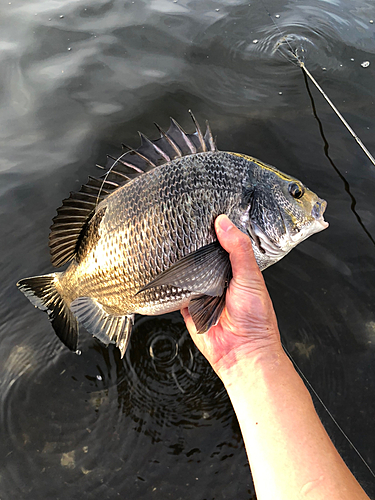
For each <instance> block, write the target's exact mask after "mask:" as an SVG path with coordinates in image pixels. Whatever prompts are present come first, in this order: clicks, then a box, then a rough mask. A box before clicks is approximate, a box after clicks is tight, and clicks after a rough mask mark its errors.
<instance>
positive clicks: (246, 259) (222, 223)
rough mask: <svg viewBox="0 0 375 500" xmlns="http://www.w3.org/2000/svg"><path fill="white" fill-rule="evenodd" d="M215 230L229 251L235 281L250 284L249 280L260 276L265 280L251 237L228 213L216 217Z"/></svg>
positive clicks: (221, 243) (223, 245)
mask: <svg viewBox="0 0 375 500" xmlns="http://www.w3.org/2000/svg"><path fill="white" fill-rule="evenodd" d="M215 230H216V235H217V238H218V240H219V243H220V245H221V246H222V247H223V248H224V250H226V251H227V252H228V253H229V258H230V261H231V265H232V273H233V278H234V279H235V281H236V282H237V283H239V284H243V285H249V282H251V283H254V278H258V279H259V278H260V279H261V280H262V281H263V277H262V273H261V272H260V269H259V267H258V264H257V262H256V260H255V257H254V252H253V247H252V244H251V241H250V238H249V237H248V236H247V235H246V234H244V233H243V232H242V231H240V230H239V229H238V228H237V227H236V226H235V225H234V224H233V223H232V222H231V221H230V220H229V218H228V217H227V216H226V215H219V216H218V217H217V218H216V220H215Z"/></svg>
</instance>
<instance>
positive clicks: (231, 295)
mask: <svg viewBox="0 0 375 500" xmlns="http://www.w3.org/2000/svg"><path fill="white" fill-rule="evenodd" d="M215 230H216V235H217V238H218V240H219V243H220V245H221V246H222V247H223V248H224V249H225V250H226V251H227V252H228V253H229V257H230V261H231V265H232V273H233V278H232V279H231V281H230V283H229V286H228V289H227V292H226V299H225V307H224V310H223V312H222V314H221V317H220V319H219V322H218V324H217V325H216V326H213V327H211V328H210V330H209V331H208V332H206V333H204V334H197V332H196V328H195V325H194V322H193V320H192V318H191V316H190V314H189V311H188V308H184V309H182V310H181V314H182V316H183V317H184V320H185V323H186V326H187V328H188V330H189V333H190V335H191V337H192V339H193V341H194V343H195V344H196V346H197V347H198V349H199V350H200V351H201V352H202V354H203V355H204V356H205V357H206V359H207V360H208V361H209V363H210V364H211V366H212V367H213V369H214V370H215V371H216V373H217V374H218V375H219V376H222V374H223V372H224V371H225V370H227V369H230V367H231V366H233V365H234V364H235V363H236V362H237V361H239V360H241V359H245V358H248V357H249V356H251V357H253V356H257V355H258V354H259V353H264V352H267V353H269V352H271V353H274V352H276V353H280V352H282V347H281V342H280V335H279V331H278V327H277V320H276V316H275V312H274V309H273V306H272V302H271V299H270V296H269V294H268V291H267V288H266V285H265V283H264V279H263V276H262V273H261V272H260V270H259V267H258V264H257V263H256V260H255V257H254V253H253V249H252V245H251V241H250V238H249V237H248V236H246V235H245V234H244V233H242V232H241V231H240V230H239V229H237V228H236V226H234V225H233V224H232V222H231V221H230V220H229V219H228V217H227V216H226V215H219V217H217V219H216V221H215Z"/></svg>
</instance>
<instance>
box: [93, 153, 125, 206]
mask: <svg viewBox="0 0 375 500" xmlns="http://www.w3.org/2000/svg"><path fill="white" fill-rule="evenodd" d="M127 153H128V151H125V153H122V155H121V156H119V157H118V158H117V160H116V161H115V162H113V165H111V168H110V169H108V170H107V172H106V174H105V175H104V176H103V181H102V184H101V186H100V189H99V191H98V196H97V197H96V203H95V207H97V206H98V204H99V200H100V195H101V194H102V190H103V186H104V184H105V183H106V181H107V179H108V176H109V174H110V173H111V172H112V170H113V167H114V166H115V165H116V164H117V163H119V162H120V161H121V160H122V158H123V157H124V156H125V155H126V154H127ZM97 167H98V168H105V167H101V166H100V165H97Z"/></svg>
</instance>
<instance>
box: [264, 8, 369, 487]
mask: <svg viewBox="0 0 375 500" xmlns="http://www.w3.org/2000/svg"><path fill="white" fill-rule="evenodd" d="M260 1H261V3H262V5H263V7H264V9H265V11H266V12H267V14H268V16H269V18H270V19H271V22H272V24H273V25H274V26H275V28H276V29H277V31H278V32H279V33H280V35H281V37H282V40H283V41H284V42H286V43H287V45H288V47H289V50H290V53H291V54H292V55H293V57H294V58H295V59H296V61H297V64H298V66H299V67H300V68H301V69H302V71H303V74H304V76H305V80H306V82H307V79H306V76H307V77H308V78H309V79H310V80H311V81H312V83H313V84H314V85H315V87H316V88H317V89H318V90H319V92H320V93H321V95H322V96H323V97H324V99H325V100H326V101H327V103H328V104H329V105H330V107H331V108H332V109H333V111H334V112H335V113H336V115H337V116H338V117H339V119H340V120H341V122H342V123H343V124H344V126H345V127H346V129H347V130H348V131H349V133H350V134H351V135H352V136H353V137H354V139H355V140H356V142H357V144H358V145H359V146H360V147H361V149H362V150H363V152H364V153H365V154H366V156H367V157H368V158H369V160H370V161H371V163H372V164H373V165H374V166H375V159H374V157H373V156H372V154H371V153H370V152H369V150H368V149H367V148H366V147H365V145H364V144H363V142H362V141H361V139H360V138H359V137H358V135H357V134H356V133H355V132H354V130H353V129H352V128H351V127H350V125H349V124H348V122H347V121H346V120H345V118H344V117H343V116H342V114H341V113H340V112H339V110H338V109H337V108H336V106H335V105H334V104H333V102H332V101H331V100H330V99H329V97H328V95H327V94H326V93H325V92H324V90H323V89H322V87H321V86H320V85H319V84H318V82H317V81H316V80H315V78H314V77H313V76H312V74H311V73H310V71H308V69H307V68H306V66H305V64H304V62H303V61H301V59H300V57H299V56H298V54H297V51H296V50H293V47H292V46H291V44H290V43H289V40H288V39H287V37H285V36H284V35H283V33H282V31H281V30H280V28H279V26H278V25H277V23H276V22H275V20H274V19H273V17H272V15H271V13H270V11H269V10H268V8H267V6H266V5H265V3H264V1H263V0H260ZM280 45H281V43H280V44H279V46H280ZM277 48H279V47H277ZM281 54H282V53H281ZM290 62H291V63H292V64H294V63H293V61H290ZM307 88H308V86H307ZM308 92H309V89H308ZM309 96H310V99H311V101H312V105H313V112H314V116H315V118H316V119H317V120H318V123H319V127H320V131H321V134H322V137H323V140H324V142H325V154H326V156H327V157H328V159H329V161H330V163H331V165H332V166H333V168H334V169H335V171H336V172H337V173H338V175H339V176H340V178H341V179H342V180H343V181H344V184H345V190H346V191H347V193H348V194H349V196H350V197H351V200H352V206H351V209H352V211H353V212H354V214H355V216H356V218H357V220H358V222H359V223H360V225H361V227H362V228H363V229H364V231H365V232H366V234H367V236H368V237H369V238H370V239H371V241H372V242H373V243H374V244H375V241H374V239H373V237H372V236H371V234H370V233H369V232H368V230H367V229H366V227H365V226H364V224H363V223H362V220H361V218H360V217H359V215H358V214H357V213H356V211H355V204H356V200H355V198H354V197H353V195H352V194H351V193H350V189H349V183H348V182H347V180H346V179H345V177H344V176H343V175H342V174H341V172H340V171H339V170H338V169H337V168H336V167H335V165H334V164H333V162H332V160H331V159H330V158H329V156H328V154H327V153H328V142H327V141H326V139H325V137H324V135H323V127H322V124H321V121H320V120H319V118H318V117H317V114H316V109H315V105H314V101H313V99H312V95H311V93H310V92H309ZM282 346H283V349H284V351H285V353H286V354H287V356H288V358H289V359H290V360H291V362H292V363H293V366H294V367H295V369H296V370H297V372H298V373H299V375H300V376H301V378H302V379H303V380H304V381H305V383H306V385H307V386H308V387H309V389H310V390H311V392H312V393H313V394H314V395H315V397H316V398H317V400H318V401H319V402H320V404H321V405H322V407H323V408H324V410H325V411H326V412H327V414H328V416H329V417H330V418H331V420H332V422H333V423H334V424H335V425H336V427H337V428H338V429H339V431H340V432H341V434H342V435H343V436H344V437H345V439H346V440H347V442H348V443H349V444H350V446H351V447H352V449H353V450H354V451H355V453H356V454H357V456H358V457H359V458H360V459H361V461H362V462H363V464H364V465H365V466H366V468H367V469H368V470H369V472H370V473H371V475H372V476H373V477H374V478H375V473H374V472H373V471H372V469H371V467H370V466H369V464H368V463H367V462H366V460H365V459H364V458H363V456H362V455H361V453H360V452H359V450H358V449H357V448H356V447H355V446H354V444H353V442H352V441H351V440H350V439H349V437H348V436H347V435H346V433H345V432H344V430H343V429H342V427H341V426H340V425H339V423H338V422H337V420H336V419H335V417H334V416H333V415H332V413H331V412H330V411H329V409H328V408H327V406H326V405H325V404H324V402H323V400H322V399H321V397H320V396H319V395H318V393H317V392H316V390H315V389H314V387H313V386H312V385H311V383H310V382H309V381H308V379H307V378H306V376H305V375H304V373H303V372H302V370H301V369H300V368H299V366H298V365H297V363H296V362H295V361H294V359H293V358H292V356H291V355H290V354H289V351H288V350H287V348H286V346H285V345H284V343H282Z"/></svg>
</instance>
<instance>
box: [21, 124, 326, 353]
mask: <svg viewBox="0 0 375 500" xmlns="http://www.w3.org/2000/svg"><path fill="white" fill-rule="evenodd" d="M193 121H194V123H195V126H196V131H195V132H194V133H193V134H186V133H185V132H184V131H183V129H182V128H181V127H180V126H179V125H178V124H177V123H176V122H175V121H174V120H171V125H170V128H169V129H168V131H167V132H163V131H162V130H161V129H160V127H158V128H159V130H160V131H161V137H160V138H159V139H156V140H155V141H150V140H148V139H147V138H145V136H143V135H142V134H141V146H140V147H139V148H138V150H133V149H131V148H129V151H128V152H127V153H124V154H122V155H121V156H120V157H119V158H117V159H116V158H112V157H109V159H108V165H107V172H106V173H105V175H104V176H103V178H102V179H101V180H98V179H95V178H92V177H91V178H89V181H88V183H87V184H86V185H84V186H82V188H81V190H80V191H79V192H78V193H71V195H70V197H69V198H67V199H66V200H64V201H63V205H62V207H60V208H59V209H58V211H57V212H58V214H57V216H56V217H55V218H54V220H53V222H54V223H53V225H52V227H51V233H50V249H51V257H52V263H53V264H54V265H55V266H57V267H59V266H61V265H63V264H65V263H67V262H71V263H70V264H69V267H68V268H67V269H66V270H65V271H63V272H57V273H53V274H50V275H46V276H39V277H38V276H37V277H33V278H25V279H23V280H21V281H20V282H19V283H18V286H19V288H20V289H21V290H22V291H23V292H24V293H25V295H26V296H27V297H28V298H29V299H30V301H31V302H32V303H33V304H34V305H35V306H36V307H39V308H40V309H42V310H44V311H46V312H47V313H48V315H49V318H50V320H51V322H52V326H53V327H54V329H55V332H56V333H57V335H58V336H59V338H60V339H61V340H62V342H64V343H65V345H67V346H68V347H69V348H70V349H76V348H77V345H78V324H79V323H80V324H83V325H84V326H85V327H86V329H87V330H88V331H89V332H90V333H92V335H94V336H95V337H97V338H98V339H99V340H101V341H102V342H104V343H105V344H108V343H110V342H114V343H116V345H117V346H118V347H119V348H120V351H121V355H122V356H123V355H124V352H125V350H126V347H127V345H128V342H129V338H130V334H131V329H132V325H133V322H134V316H135V314H151V315H155V314H163V313H166V312H170V311H174V310H177V309H180V308H182V307H189V312H190V314H191V316H192V319H193V321H194V323H195V325H196V327H197V331H198V332H200V333H204V332H206V331H207V330H208V329H209V328H210V327H211V326H213V325H215V324H216V323H217V322H218V320H219V318H220V315H221V312H222V310H223V308H224V305H225V294H226V289H227V287H228V283H229V282H230V279H231V267H230V261H229V256H228V254H227V252H225V251H224V250H223V249H222V248H221V247H220V245H219V243H218V241H217V238H216V235H215V230H214V221H215V219H216V217H217V216H218V215H219V214H221V213H224V214H226V215H227V216H228V217H229V218H230V219H231V220H232V222H233V223H234V224H235V225H236V226H237V227H238V228H239V229H241V231H243V232H244V233H246V234H248V235H249V237H250V238H251V241H252V245H253V249H254V254H255V258H256V260H257V262H258V265H259V267H260V269H261V270H263V269H265V268H266V267H268V266H270V265H272V264H274V263H275V262H277V261H278V260H280V259H281V258H282V257H284V255H286V254H287V253H288V252H289V251H290V250H291V249H292V248H294V247H295V246H296V245H297V244H298V243H300V242H301V241H303V240H304V239H306V238H307V237H308V236H310V235H311V234H313V233H315V232H318V231H321V230H322V229H324V228H325V227H327V225H328V224H327V223H326V222H325V221H324V219H323V212H324V210H325V207H326V202H324V200H321V199H320V198H318V197H317V196H316V195H315V194H314V193H313V192H312V191H310V190H309V189H308V188H306V187H305V186H304V185H303V184H302V183H301V182H300V181H298V180H297V179H295V178H293V177H291V176H288V175H287V174H283V173H282V172H280V171H279V170H277V169H276V168H274V167H272V166H270V165H267V164H265V163H263V162H261V161H259V160H256V159H255V158H252V157H250V156H246V155H242V154H240V153H231V152H223V151H218V150H217V149H216V145H215V143H214V140H213V137H212V134H211V130H210V128H209V126H208V124H207V130H206V133H205V134H204V135H203V134H202V132H201V130H200V128H199V125H198V123H197V121H196V120H195V118H194V117H193Z"/></svg>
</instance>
